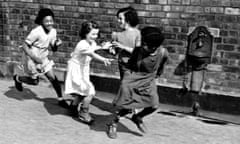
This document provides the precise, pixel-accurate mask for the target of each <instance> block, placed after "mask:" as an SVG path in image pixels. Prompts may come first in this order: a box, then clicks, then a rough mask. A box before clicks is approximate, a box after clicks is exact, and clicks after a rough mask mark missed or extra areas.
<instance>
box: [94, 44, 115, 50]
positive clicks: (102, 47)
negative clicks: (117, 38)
mask: <svg viewBox="0 0 240 144" xmlns="http://www.w3.org/2000/svg"><path fill="white" fill-rule="evenodd" d="M111 47H112V44H111V42H103V43H102V44H101V46H99V45H98V46H96V48H95V51H96V50H99V49H104V50H107V49H110V48H111Z"/></svg>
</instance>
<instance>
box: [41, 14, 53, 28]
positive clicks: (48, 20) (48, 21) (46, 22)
mask: <svg viewBox="0 0 240 144" xmlns="http://www.w3.org/2000/svg"><path fill="white" fill-rule="evenodd" d="M42 25H43V27H44V29H45V30H47V31H50V30H51V29H52V28H53V25H54V20H53V17H52V16H46V17H44V18H43V20H42Z"/></svg>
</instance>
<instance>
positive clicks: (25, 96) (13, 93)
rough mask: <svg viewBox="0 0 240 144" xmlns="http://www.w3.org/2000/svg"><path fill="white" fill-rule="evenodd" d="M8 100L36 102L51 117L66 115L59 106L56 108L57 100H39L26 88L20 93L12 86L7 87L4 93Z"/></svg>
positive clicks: (64, 110)
mask: <svg viewBox="0 0 240 144" xmlns="http://www.w3.org/2000/svg"><path fill="white" fill-rule="evenodd" d="M4 95H6V96H7V97H9V98H13V99H16V100H19V101H24V100H31V99H33V100H37V101H39V102H42V103H43V104H44V107H45V108H46V110H47V112H48V113H49V114H51V115H67V114H68V113H67V112H68V111H67V110H66V109H64V108H62V107H60V106H58V103H57V102H58V101H57V98H40V97H38V96H37V94H36V93H34V92H33V91H31V90H30V89H28V88H24V89H23V91H22V92H19V91H17V90H16V89H15V87H14V86H11V87H9V90H8V91H7V92H5V93H4Z"/></svg>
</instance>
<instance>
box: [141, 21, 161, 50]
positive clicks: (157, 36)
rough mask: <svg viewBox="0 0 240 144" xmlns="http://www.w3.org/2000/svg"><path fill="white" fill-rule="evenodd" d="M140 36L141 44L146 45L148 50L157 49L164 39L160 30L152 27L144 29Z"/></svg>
mask: <svg viewBox="0 0 240 144" xmlns="http://www.w3.org/2000/svg"><path fill="white" fill-rule="evenodd" d="M141 35H142V42H144V43H146V44H147V46H148V47H149V48H156V47H159V46H160V45H161V44H162V43H163V41H164V39H165V38H164V34H163V33H162V31H161V29H159V28H157V27H153V26H147V27H144V28H143V29H142V30H141Z"/></svg>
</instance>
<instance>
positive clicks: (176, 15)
mask: <svg viewBox="0 0 240 144" xmlns="http://www.w3.org/2000/svg"><path fill="white" fill-rule="evenodd" d="M166 17H167V18H179V17H180V14H179V13H166Z"/></svg>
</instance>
